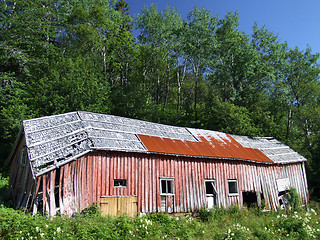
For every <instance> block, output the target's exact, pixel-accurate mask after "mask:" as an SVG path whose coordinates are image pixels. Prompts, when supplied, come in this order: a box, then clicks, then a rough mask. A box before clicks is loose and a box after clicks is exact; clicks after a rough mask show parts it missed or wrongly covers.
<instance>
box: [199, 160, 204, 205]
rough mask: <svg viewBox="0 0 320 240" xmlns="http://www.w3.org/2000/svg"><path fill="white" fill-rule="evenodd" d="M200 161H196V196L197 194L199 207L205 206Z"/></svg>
mask: <svg viewBox="0 0 320 240" xmlns="http://www.w3.org/2000/svg"><path fill="white" fill-rule="evenodd" d="M201 162H202V160H201V159H199V160H198V161H197V164H198V184H197V185H198V196H199V208H200V207H205V206H204V201H203V195H204V194H203V174H202V171H201Z"/></svg>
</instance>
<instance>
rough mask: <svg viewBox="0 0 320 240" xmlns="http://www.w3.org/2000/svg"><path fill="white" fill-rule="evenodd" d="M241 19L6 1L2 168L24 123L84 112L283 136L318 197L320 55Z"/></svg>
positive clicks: (0, 51)
mask: <svg viewBox="0 0 320 240" xmlns="http://www.w3.org/2000/svg"><path fill="white" fill-rule="evenodd" d="M238 26H239V17H238V14H237V12H229V13H226V14H225V16H224V17H223V18H221V17H219V16H214V15H212V14H211V12H210V11H209V10H206V9H202V8H196V7H195V8H193V9H191V10H190V12H189V14H188V16H187V17H186V18H185V19H184V18H183V17H182V16H181V14H179V12H178V11H177V10H176V9H175V8H173V7H170V6H168V7H167V8H166V9H165V10H163V11H159V10H158V9H157V7H156V6H154V5H151V6H149V7H146V8H145V9H143V10H142V11H141V13H140V14H139V15H137V16H135V17H134V18H133V16H131V15H130V6H128V4H127V3H126V2H125V0H119V1H107V0H33V1H24V0H15V1H12V0H8V1H7V0H0V92H1V93H0V98H1V101H0V132H1V134H0V144H1V145H0V146H1V147H0V159H1V165H2V166H3V165H4V162H5V160H6V157H7V156H8V154H9V152H10V149H11V147H12V144H13V142H14V140H15V137H16V135H17V133H18V130H19V127H20V126H21V121H22V120H24V119H29V118H34V117H40V116H47V115H52V114H59V113H65V112H70V111H76V110H84V111H92V112H97V113H108V114H114V115H118V116H126V117H130V118H137V119H142V120H147V121H153V122H159V123H164V124H170V125H177V126H189V127H197V128H204V129H212V130H216V131H223V132H227V133H232V134H240V135H248V136H273V137H275V138H277V139H278V140H280V141H282V142H284V143H286V144H288V145H290V146H291V147H292V148H293V149H295V150H296V151H298V152H300V153H301V154H302V155H304V156H305V157H307V158H308V160H309V161H308V163H307V170H308V173H307V174H308V178H309V179H308V183H309V188H310V193H311V195H312V197H314V198H319V197H320V170H319V167H318V164H319V162H320V124H319V122H320V105H319V101H320V99H319V97H320V85H319V74H320V69H319V54H318V53H313V52H312V49H311V47H307V48H306V49H304V50H301V49H298V48H295V49H292V48H290V47H289V46H288V45H287V43H286V42H281V41H280V40H279V38H278V36H277V34H275V33H273V32H272V31H270V30H268V29H266V28H265V27H264V26H258V25H257V24H255V25H254V26H253V27H252V32H251V33H245V32H242V31H240V30H239V29H238ZM2 171H6V170H5V169H3V170H2Z"/></svg>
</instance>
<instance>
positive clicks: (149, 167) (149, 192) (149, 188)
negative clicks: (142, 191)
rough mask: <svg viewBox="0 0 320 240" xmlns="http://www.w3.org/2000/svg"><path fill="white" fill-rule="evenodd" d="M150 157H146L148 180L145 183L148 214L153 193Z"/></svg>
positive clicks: (150, 210) (150, 209)
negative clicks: (146, 184)
mask: <svg viewBox="0 0 320 240" xmlns="http://www.w3.org/2000/svg"><path fill="white" fill-rule="evenodd" d="M152 158H153V157H152V156H150V155H147V159H148V178H147V182H148V186H149V187H148V192H147V194H148V203H149V207H148V208H149V212H152V205H153V204H152V203H153V198H152V192H153V187H152V186H153V181H152V180H153V177H152Z"/></svg>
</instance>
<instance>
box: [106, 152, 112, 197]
mask: <svg viewBox="0 0 320 240" xmlns="http://www.w3.org/2000/svg"><path fill="white" fill-rule="evenodd" d="M105 161H106V171H105V180H106V194H105V195H106V196H110V195H111V194H110V175H111V167H110V166H111V156H110V152H107V151H106V155H105Z"/></svg>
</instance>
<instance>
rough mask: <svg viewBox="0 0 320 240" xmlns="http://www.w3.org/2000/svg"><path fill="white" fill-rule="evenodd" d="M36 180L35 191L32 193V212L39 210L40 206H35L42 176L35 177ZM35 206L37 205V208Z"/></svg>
mask: <svg viewBox="0 0 320 240" xmlns="http://www.w3.org/2000/svg"><path fill="white" fill-rule="evenodd" d="M35 181H36V184H35V187H34V191H33V193H32V200H31V205H30V206H31V211H32V212H36V211H38V207H37V205H35V206H34V202H35V201H36V198H37V197H38V192H39V188H40V183H41V177H37V178H36V179H35ZM34 207H36V208H37V209H34Z"/></svg>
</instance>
